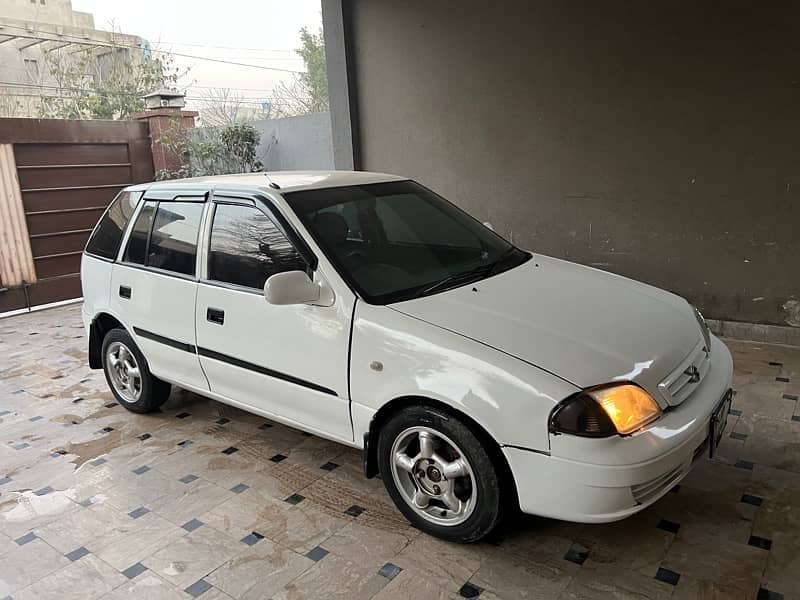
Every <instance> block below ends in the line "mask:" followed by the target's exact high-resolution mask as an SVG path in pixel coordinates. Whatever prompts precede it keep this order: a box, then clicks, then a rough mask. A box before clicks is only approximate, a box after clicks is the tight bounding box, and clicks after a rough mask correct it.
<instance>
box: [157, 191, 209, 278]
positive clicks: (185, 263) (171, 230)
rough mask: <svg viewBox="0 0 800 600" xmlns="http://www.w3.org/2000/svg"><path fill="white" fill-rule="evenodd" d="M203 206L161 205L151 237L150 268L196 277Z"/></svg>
mask: <svg viewBox="0 0 800 600" xmlns="http://www.w3.org/2000/svg"><path fill="white" fill-rule="evenodd" d="M202 214H203V204H202V203H201V202H161V203H159V205H158V209H157V210H156V217H155V221H154V222H153V232H152V234H151V236H150V248H149V255H148V257H147V266H149V267H156V268H158V269H165V270H167V271H174V272H176V273H183V274H184V275H194V265H195V256H196V255H197V232H198V229H199V228H200V217H201V215H202Z"/></svg>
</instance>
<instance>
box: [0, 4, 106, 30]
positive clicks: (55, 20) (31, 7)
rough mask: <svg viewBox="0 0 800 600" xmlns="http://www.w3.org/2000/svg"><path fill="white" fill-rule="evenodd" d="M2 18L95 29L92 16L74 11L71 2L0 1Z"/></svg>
mask: <svg viewBox="0 0 800 600" xmlns="http://www.w3.org/2000/svg"><path fill="white" fill-rule="evenodd" d="M1 17H9V18H13V19H22V20H26V21H33V22H35V23H50V24H52V25H67V26H69V27H85V28H88V29H94V18H93V17H92V15H90V14H89V13H84V12H78V11H73V10H72V2H71V0H0V18H1Z"/></svg>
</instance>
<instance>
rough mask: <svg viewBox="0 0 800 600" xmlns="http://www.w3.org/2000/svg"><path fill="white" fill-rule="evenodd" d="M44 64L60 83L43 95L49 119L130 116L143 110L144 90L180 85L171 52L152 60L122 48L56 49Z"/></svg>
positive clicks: (44, 111)
mask: <svg viewBox="0 0 800 600" xmlns="http://www.w3.org/2000/svg"><path fill="white" fill-rule="evenodd" d="M45 64H46V67H47V69H48V70H49V72H50V75H51V76H52V78H53V81H54V82H55V84H54V85H53V86H52V90H51V89H48V90H47V91H45V92H43V93H42V97H41V103H40V108H39V112H40V115H41V116H42V117H46V118H61V119H128V118H130V116H131V115H132V114H133V113H136V112H139V111H141V110H144V100H143V99H142V97H143V96H144V95H145V94H147V93H149V92H152V91H154V90H156V89H158V88H161V87H165V86H167V87H169V86H171V85H174V84H176V83H177V81H178V78H179V76H180V75H181V74H179V72H178V71H177V69H175V68H174V67H173V64H172V57H171V56H170V55H168V54H163V53H162V54H159V57H158V58H148V57H145V56H143V54H142V53H140V51H139V50H138V49H131V48H119V47H113V48H109V49H105V48H104V49H102V50H98V49H97V48H85V49H83V50H81V51H79V52H73V53H67V52H59V51H54V52H50V53H48V54H47V57H46V62H45Z"/></svg>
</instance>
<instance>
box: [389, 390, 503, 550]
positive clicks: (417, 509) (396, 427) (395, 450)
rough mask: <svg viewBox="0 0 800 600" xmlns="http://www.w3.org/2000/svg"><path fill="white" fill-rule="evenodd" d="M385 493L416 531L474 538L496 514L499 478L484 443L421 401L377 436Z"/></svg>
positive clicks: (495, 519)
mask: <svg viewBox="0 0 800 600" xmlns="http://www.w3.org/2000/svg"><path fill="white" fill-rule="evenodd" d="M378 460H379V463H380V471H381V476H382V479H383V481H384V484H385V485H386V489H387V491H388V492H389V495H390V496H391V497H392V500H394V503H395V504H396V505H397V507H398V508H399V509H400V511H401V512H402V513H403V514H404V515H405V516H406V518H407V519H408V520H409V521H411V523H412V524H413V525H414V526H415V527H417V528H418V529H421V530H422V531H424V532H426V533H429V534H431V535H434V536H436V537H439V538H442V539H445V540H448V541H454V542H475V541H477V540H479V539H481V538H483V537H485V536H486V535H487V534H489V533H490V532H491V531H492V530H493V529H494V527H495V526H496V525H497V523H498V521H499V519H500V481H499V478H498V475H497V472H496V471H495V468H494V465H493V464H492V461H491V458H490V456H489V453H488V452H487V449H486V448H485V447H484V445H483V444H482V443H481V441H480V439H478V437H477V436H476V435H475V433H473V431H472V429H471V428H470V427H469V426H468V425H467V424H466V423H464V422H463V421H462V420H461V419H459V418H458V417H456V416H454V415H452V414H449V413H448V412H446V411H444V410H441V409H438V408H432V407H427V406H412V407H407V408H404V409H402V410H401V411H399V412H398V413H396V414H395V415H393V416H392V417H390V418H389V420H388V421H387V422H386V423H385V424H384V426H383V427H382V429H381V432H380V435H379V438H378Z"/></svg>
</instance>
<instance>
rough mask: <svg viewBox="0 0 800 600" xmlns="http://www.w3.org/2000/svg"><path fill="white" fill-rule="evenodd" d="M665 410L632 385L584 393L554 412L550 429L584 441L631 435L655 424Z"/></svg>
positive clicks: (572, 398)
mask: <svg viewBox="0 0 800 600" xmlns="http://www.w3.org/2000/svg"><path fill="white" fill-rule="evenodd" d="M660 414H661V409H660V408H659V406H658V404H657V403H656V401H655V400H653V397H652V396H650V394H648V393H647V392H645V391H644V390H643V389H642V388H640V387H639V386H637V385H633V384H630V383H626V384H621V385H611V386H606V387H601V388H594V389H590V390H584V391H583V392H580V393H579V394H577V395H575V396H573V397H571V398H569V399H567V400H565V401H564V402H562V403H561V404H559V405H558V406H557V407H556V409H555V410H554V411H553V415H552V417H551V419H550V429H551V430H552V431H554V432H559V433H570V434H573V435H580V436H584V437H608V436H611V435H615V434H620V435H627V434H629V433H633V432H634V431H636V430H637V429H641V428H642V427H644V426H645V425H647V424H648V423H650V422H652V421H654V420H655V419H657V418H658V417H659V415H660Z"/></svg>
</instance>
